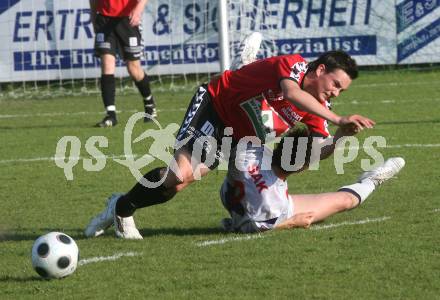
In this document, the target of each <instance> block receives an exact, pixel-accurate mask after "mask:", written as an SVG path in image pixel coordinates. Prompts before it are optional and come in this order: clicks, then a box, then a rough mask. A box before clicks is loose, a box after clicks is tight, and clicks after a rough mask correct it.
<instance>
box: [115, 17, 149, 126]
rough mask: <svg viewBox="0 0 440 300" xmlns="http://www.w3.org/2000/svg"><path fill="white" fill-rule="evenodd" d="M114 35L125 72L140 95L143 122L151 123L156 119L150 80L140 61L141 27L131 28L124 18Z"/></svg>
mask: <svg viewBox="0 0 440 300" xmlns="http://www.w3.org/2000/svg"><path fill="white" fill-rule="evenodd" d="M116 34H117V37H118V39H119V43H120V45H121V48H122V49H121V50H122V53H123V57H124V61H125V63H126V65H127V71H128V73H129V74H130V77H131V78H132V79H133V81H134V83H135V84H136V87H137V88H138V90H139V93H140V94H141V95H142V99H143V103H144V111H145V113H146V115H145V118H144V122H149V121H151V119H152V118H155V117H157V111H156V104H155V102H154V98H153V95H152V93H151V88H150V80H149V78H148V76H147V74H146V73H145V72H144V70H143V69H142V65H141V61H140V60H141V59H142V58H143V56H144V55H143V54H144V45H143V39H142V26H137V27H132V26H130V24H129V20H128V18H124V19H123V20H122V21H121V22H120V24H118V27H117V28H116Z"/></svg>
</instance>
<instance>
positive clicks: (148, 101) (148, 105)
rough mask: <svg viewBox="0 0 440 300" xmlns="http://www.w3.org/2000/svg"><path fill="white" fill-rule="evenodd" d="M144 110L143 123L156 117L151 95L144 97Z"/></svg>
mask: <svg viewBox="0 0 440 300" xmlns="http://www.w3.org/2000/svg"><path fill="white" fill-rule="evenodd" d="M144 111H145V116H144V123H147V122H150V121H152V120H153V119H154V118H156V117H157V111H156V104H155V103H154V99H153V96H152V95H150V96H148V97H147V98H145V99H144Z"/></svg>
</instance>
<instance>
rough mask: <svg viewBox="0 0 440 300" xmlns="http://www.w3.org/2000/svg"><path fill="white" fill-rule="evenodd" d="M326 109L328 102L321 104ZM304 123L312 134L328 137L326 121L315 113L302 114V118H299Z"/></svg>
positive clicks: (328, 106) (328, 105)
mask: <svg viewBox="0 0 440 300" xmlns="http://www.w3.org/2000/svg"><path fill="white" fill-rule="evenodd" d="M323 105H325V107H326V108H327V109H330V103H328V102H327V103H325V104H323ZM301 122H303V123H304V124H306V126H307V128H308V129H309V131H310V132H311V133H312V134H313V135H319V136H322V137H329V136H330V132H329V130H328V122H327V121H326V120H325V119H323V118H321V117H318V116H317V115H314V114H311V113H307V114H305V115H304V117H303V119H302V120H301Z"/></svg>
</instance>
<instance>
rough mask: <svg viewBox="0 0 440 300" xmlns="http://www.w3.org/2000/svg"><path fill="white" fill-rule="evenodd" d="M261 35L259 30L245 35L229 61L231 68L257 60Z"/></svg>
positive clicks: (238, 67)
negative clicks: (230, 61)
mask: <svg viewBox="0 0 440 300" xmlns="http://www.w3.org/2000/svg"><path fill="white" fill-rule="evenodd" d="M262 40H263V36H262V35H261V33H259V32H252V33H251V34H249V35H247V36H246V37H245V38H244V39H243V41H241V43H240V46H239V48H238V50H237V53H236V55H235V57H234V58H233V60H232V63H231V70H238V69H240V68H241V67H243V66H245V65H247V64H250V63H252V62H254V61H256V60H257V53H258V51H259V50H260V46H261V42H262Z"/></svg>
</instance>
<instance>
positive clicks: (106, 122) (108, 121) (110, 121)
mask: <svg viewBox="0 0 440 300" xmlns="http://www.w3.org/2000/svg"><path fill="white" fill-rule="evenodd" d="M116 124H118V121H117V120H116V118H114V117H111V116H109V115H107V116H105V117H104V119H102V121H101V122H99V123H96V125H95V127H101V128H105V127H113V126H116Z"/></svg>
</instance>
